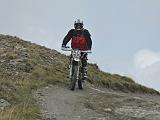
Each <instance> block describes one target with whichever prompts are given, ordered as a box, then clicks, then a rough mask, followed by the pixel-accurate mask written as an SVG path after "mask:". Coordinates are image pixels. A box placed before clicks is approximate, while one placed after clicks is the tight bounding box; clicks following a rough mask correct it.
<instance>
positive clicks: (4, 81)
mask: <svg viewBox="0 0 160 120" xmlns="http://www.w3.org/2000/svg"><path fill="white" fill-rule="evenodd" d="M68 62H69V61H68V57H67V56H66V55H63V54H60V53H59V52H57V51H56V50H53V49H49V48H46V47H44V46H40V45H37V44H34V43H31V42H28V41H24V40H22V39H20V38H18V37H16V36H9V35H0V100H1V101H3V102H1V103H0V108H1V109H0V111H1V112H0V118H1V119H2V120H7V119H12V120H14V119H16V120H17V119H20V120H21V119H23V120H30V119H34V118H35V117H37V116H38V115H37V114H36V113H39V109H38V108H37V106H36V101H35V99H34V98H33V96H32V94H31V93H32V90H35V89H37V88H40V87H43V86H46V85H48V84H53V85H55V84H60V85H68V81H69V80H68V79H67V76H68V69H67V68H68ZM88 74H89V82H90V83H92V84H94V85H96V86H101V87H106V88H110V89H114V90H121V91H124V92H129V91H131V92H141V93H151V94H159V92H157V91H156V90H153V89H150V88H147V87H144V86H142V85H139V84H137V83H135V82H134V81H133V80H132V79H130V78H128V77H125V76H120V75H112V74H109V73H105V72H103V71H101V70H100V69H99V68H98V66H97V65H96V64H89V73H88ZM4 101H5V102H4ZM4 103H9V104H7V105H5V104H4Z"/></svg>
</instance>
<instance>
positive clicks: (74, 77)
mask: <svg viewBox="0 0 160 120" xmlns="http://www.w3.org/2000/svg"><path fill="white" fill-rule="evenodd" d="M77 74H78V65H73V68H72V77H71V90H74V89H75V86H76V82H77Z"/></svg>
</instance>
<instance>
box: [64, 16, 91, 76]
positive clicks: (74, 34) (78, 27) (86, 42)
mask: <svg viewBox="0 0 160 120" xmlns="http://www.w3.org/2000/svg"><path fill="white" fill-rule="evenodd" d="M70 40H71V48H72V49H77V48H78V49H80V50H91V47H92V40H91V35H90V33H89V31H88V30H87V29H84V28H83V21H81V20H80V19H77V20H76V21H75V22H74V29H71V30H70V31H69V32H68V34H67V35H66V36H65V37H64V39H63V43H62V47H63V48H66V45H67V43H68V42H69V41H70ZM81 56H82V75H83V79H86V78H87V60H88V59H87V53H83V52H82V53H81Z"/></svg>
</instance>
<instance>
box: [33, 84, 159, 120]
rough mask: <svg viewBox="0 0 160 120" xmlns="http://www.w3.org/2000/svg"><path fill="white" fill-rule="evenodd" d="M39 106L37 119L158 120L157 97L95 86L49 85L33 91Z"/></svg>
mask: <svg viewBox="0 0 160 120" xmlns="http://www.w3.org/2000/svg"><path fill="white" fill-rule="evenodd" d="M34 96H35V97H36V98H37V103H38V104H39V106H40V107H41V109H42V111H41V112H42V116H41V118H39V120H160V96H157V95H147V94H137V93H123V92H118V91H113V90H108V89H104V88H96V87H94V86H93V85H91V84H89V83H86V86H85V89H84V90H79V89H76V90H75V91H70V90H69V89H68V87H66V86H58V85H56V86H52V85H50V86H48V87H45V88H43V89H39V90H37V91H34Z"/></svg>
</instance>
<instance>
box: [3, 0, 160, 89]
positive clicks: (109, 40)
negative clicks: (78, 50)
mask: <svg viewBox="0 0 160 120" xmlns="http://www.w3.org/2000/svg"><path fill="white" fill-rule="evenodd" d="M77 18H80V19H82V20H83V21H84V26H85V28H87V29H88V30H89V31H90V33H91V35H92V40H93V49H92V51H93V54H92V55H89V61H90V62H95V63H97V64H98V65H99V66H100V68H101V69H102V70H104V71H106V72H111V73H118V74H125V75H130V76H133V77H134V78H136V79H135V80H136V81H137V82H139V81H141V83H142V84H144V85H147V86H149V87H154V88H156V89H160V88H159V87H157V86H155V84H156V85H157V84H158V85H159V86H160V82H159V81H160V68H157V67H155V65H154V63H155V64H157V62H159V52H160V40H159V39H160V34H159V32H160V0H81V1H80V0H66V1H65V0H0V33H1V34H10V35H17V36H19V37H21V38H23V39H25V40H28V41H32V42H35V43H38V44H41V45H44V46H47V47H49V48H52V49H56V50H58V51H60V52H61V50H60V46H61V43H62V40H63V37H64V36H65V35H66V34H67V32H68V31H69V30H70V29H71V28H73V23H74V20H75V19H77ZM155 56H156V57H155ZM150 63H152V64H150ZM146 64H147V66H146V67H144V66H145V65H146ZM138 66H139V67H138ZM142 66H143V67H142ZM153 66H154V67H153ZM148 67H152V70H153V71H152V72H153V75H149V74H147V73H145V75H144V74H143V73H142V72H140V73H142V74H139V73H138V71H139V70H141V71H145V69H147V68H148ZM137 68H138V71H137ZM155 69H156V72H155ZM147 71H148V70H147ZM157 71H158V73H159V74H157ZM149 72H150V71H149ZM142 76H145V77H142ZM153 76H154V78H153ZM145 78H147V80H148V81H149V83H150V84H149V85H148V83H147V84H145V83H146V80H145ZM153 79H154V80H153ZM155 79H156V80H155Z"/></svg>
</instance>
